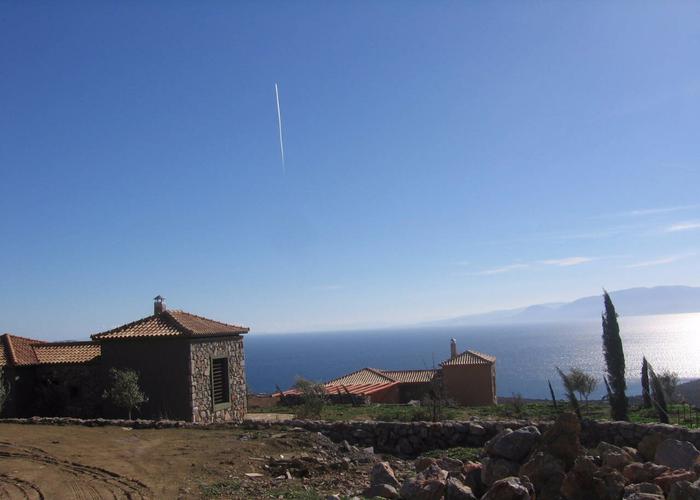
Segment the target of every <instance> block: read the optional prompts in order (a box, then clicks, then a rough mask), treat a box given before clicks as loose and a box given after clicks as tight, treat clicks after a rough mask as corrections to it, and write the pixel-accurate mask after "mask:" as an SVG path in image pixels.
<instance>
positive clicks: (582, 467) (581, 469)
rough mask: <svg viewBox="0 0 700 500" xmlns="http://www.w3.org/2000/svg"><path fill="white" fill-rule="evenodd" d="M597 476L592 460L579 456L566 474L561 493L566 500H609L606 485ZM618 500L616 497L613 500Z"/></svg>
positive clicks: (596, 469)
mask: <svg viewBox="0 0 700 500" xmlns="http://www.w3.org/2000/svg"><path fill="white" fill-rule="evenodd" d="M608 470H612V469H608ZM599 476H600V474H599V468H598V466H597V465H596V464H595V462H594V461H593V458H592V457H586V456H581V457H579V458H577V459H576V461H575V462H574V466H573V467H572V469H571V470H570V471H569V472H568V473H567V474H566V477H565V478H564V482H563V484H562V486H561V493H562V495H563V496H564V498H566V499H568V500H591V499H593V498H595V499H598V500H609V499H610V497H609V488H608V485H607V484H606V482H605V481H604V480H603V479H601V478H600V477H599ZM620 496H621V495H620ZM619 498H620V497H619V496H618V497H617V498H616V499H615V500H617V499H619Z"/></svg>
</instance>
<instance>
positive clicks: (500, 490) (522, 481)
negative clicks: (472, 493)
mask: <svg viewBox="0 0 700 500" xmlns="http://www.w3.org/2000/svg"><path fill="white" fill-rule="evenodd" d="M534 499H535V488H534V487H533V486H532V484H531V483H530V481H528V479H527V478H526V477H520V478H518V477H506V478H503V479H499V480H498V481H496V482H495V483H493V485H491V487H490V488H489V490H488V491H487V492H486V494H485V495H484V496H483V497H481V500H534Z"/></svg>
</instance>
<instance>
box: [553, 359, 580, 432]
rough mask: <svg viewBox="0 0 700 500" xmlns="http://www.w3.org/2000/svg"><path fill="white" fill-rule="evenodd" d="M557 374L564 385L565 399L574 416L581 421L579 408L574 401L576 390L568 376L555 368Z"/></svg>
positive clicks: (576, 400)
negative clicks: (574, 413)
mask: <svg viewBox="0 0 700 500" xmlns="http://www.w3.org/2000/svg"><path fill="white" fill-rule="evenodd" d="M557 372H558V373H559V376H560V377H561V382H562V384H564V389H565V390H566V397H567V399H568V400H569V403H570V404H571V408H572V409H573V410H574V412H576V416H577V417H578V418H579V420H581V408H580V406H579V404H578V399H576V389H574V384H573V381H572V380H571V378H570V377H569V375H567V374H566V373H564V372H563V371H561V370H560V369H559V368H557Z"/></svg>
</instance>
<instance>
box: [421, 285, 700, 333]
mask: <svg viewBox="0 0 700 500" xmlns="http://www.w3.org/2000/svg"><path fill="white" fill-rule="evenodd" d="M610 297H611V298H612V300H613V302H614V304H615V309H616V310H617V313H618V314H620V315H622V316H645V315H650V314H678V313H690V312H700V287H691V286H656V287H651V288H628V289H625V290H617V291H614V292H610ZM602 310H603V298H602V294H601V295H593V296H591V297H583V298H581V299H577V300H574V301H573V302H564V303H550V304H536V305H532V306H529V307H522V308H519V309H507V310H501V311H493V312H489V313H484V314H470V315H466V316H458V317H456V318H450V319H445V320H439V321H433V322H431V323H430V325H434V326H461V325H468V324H479V323H496V322H498V323H506V322H507V323H521V322H540V321H567V320H581V319H592V320H595V319H597V318H600V314H601V312H602Z"/></svg>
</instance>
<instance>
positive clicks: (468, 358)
mask: <svg viewBox="0 0 700 500" xmlns="http://www.w3.org/2000/svg"><path fill="white" fill-rule="evenodd" d="M437 383H440V384H441V385H442V387H443V388H444V391H445V393H446V396H447V398H448V399H451V400H453V401H454V402H456V403H457V404H460V405H463V406H482V405H492V404H496V402H497V399H496V358H495V357H493V356H489V355H488V354H483V353H480V352H477V351H473V350H466V351H464V352H462V353H458V352H457V342H456V340H455V339H452V340H451V341H450V358H449V359H447V360H445V361H443V362H442V363H440V367H439V368H438V369H435V370H380V369H377V368H362V369H360V370H357V371H355V372H352V373H349V374H347V375H343V376H341V377H338V378H335V379H333V380H331V381H329V382H326V384H325V387H326V392H327V393H328V394H329V395H330V396H331V397H336V396H337V397H338V399H339V400H347V399H348V398H344V397H343V396H344V395H348V394H350V395H354V396H359V397H362V398H364V399H366V400H368V401H369V402H372V403H407V402H409V401H411V400H420V399H422V398H423V397H424V396H426V395H427V394H428V392H429V391H430V390H431V389H432V388H433V387H434V385H435V384H437ZM295 393H296V391H294V390H292V391H286V392H285V393H284V395H293V394H295Z"/></svg>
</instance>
